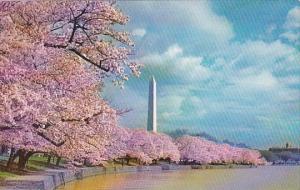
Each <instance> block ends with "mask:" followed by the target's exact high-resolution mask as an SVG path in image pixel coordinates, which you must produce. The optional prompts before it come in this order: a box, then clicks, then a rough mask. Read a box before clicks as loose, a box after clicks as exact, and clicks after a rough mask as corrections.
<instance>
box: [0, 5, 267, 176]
mask: <svg viewBox="0 0 300 190" xmlns="http://www.w3.org/2000/svg"><path fill="white" fill-rule="evenodd" d="M127 21H128V18H127V17H126V16H125V15H123V13H122V12H121V11H120V10H119V9H118V8H117V7H116V6H115V5H114V3H112V2H109V1H98V0H80V1H79V0H43V1H34V0H28V1H1V2H0V42H1V45H0V145H4V146H6V147H9V148H11V153H10V157H9V160H8V162H7V167H8V168H9V169H10V168H11V167H12V165H13V163H14V161H15V160H18V169H20V170H22V169H24V168H25V166H26V163H27V161H28V159H29V158H30V157H31V156H32V155H33V154H36V153H45V154H48V155H52V156H56V157H59V158H61V157H62V158H64V159H66V160H68V161H69V162H70V163H73V164H75V165H82V164H89V165H100V164H103V163H104V162H106V161H108V160H115V159H119V158H124V157H126V158H136V159H138V160H139V161H140V163H143V164H150V163H152V162H153V161H157V160H160V159H164V160H169V161H173V162H179V161H187V162H190V161H193V162H196V163H200V164H204V163H247V164H260V163H261V162H262V160H261V159H260V154H259V153H257V152H256V151H252V150H245V149H238V148H233V147H230V146H228V145H217V144H214V143H211V142H209V141H205V140H202V139H199V138H196V137H188V136H185V137H182V138H179V139H177V140H176V142H174V140H173V139H172V138H171V137H169V136H167V135H164V134H158V133H150V132H147V131H145V130H141V129H129V128H122V127H119V126H118V122H117V119H118V116H119V115H120V114H122V112H123V111H122V110H117V109H114V108H112V107H110V105H109V103H108V102H106V101H105V100H103V99H102V98H101V94H100V92H101V89H102V87H103V85H104V84H103V83H104V80H103V79H104V78H109V79H112V81H113V82H114V83H115V84H116V85H119V86H122V85H123V83H124V81H126V80H128V78H129V76H130V75H133V76H139V75H140V68H141V65H140V64H138V63H135V62H131V61H129V60H130V55H131V54H132V52H131V51H132V48H131V47H132V45H133V43H132V41H131V40H130V38H129V34H128V33H126V32H120V31H116V30H115V29H114V26H115V25H116V24H119V25H124V24H126V22H127ZM17 158H18V159H17Z"/></svg>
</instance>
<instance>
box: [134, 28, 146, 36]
mask: <svg viewBox="0 0 300 190" xmlns="http://www.w3.org/2000/svg"><path fill="white" fill-rule="evenodd" d="M145 34H146V29H144V28H136V29H134V30H133V31H132V35H134V36H139V37H143V36H145Z"/></svg>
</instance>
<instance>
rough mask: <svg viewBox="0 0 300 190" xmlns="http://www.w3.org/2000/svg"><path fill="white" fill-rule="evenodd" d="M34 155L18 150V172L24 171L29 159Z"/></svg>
mask: <svg viewBox="0 0 300 190" xmlns="http://www.w3.org/2000/svg"><path fill="white" fill-rule="evenodd" d="M33 154H34V152H31V151H29V152H28V151H26V150H20V152H19V162H18V170H24V169H25V167H26V164H27V162H28V160H29V158H30V157H31V156H32V155H33Z"/></svg>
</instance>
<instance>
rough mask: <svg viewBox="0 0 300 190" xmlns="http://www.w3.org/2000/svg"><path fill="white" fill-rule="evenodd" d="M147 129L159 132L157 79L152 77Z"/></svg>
mask: <svg viewBox="0 0 300 190" xmlns="http://www.w3.org/2000/svg"><path fill="white" fill-rule="evenodd" d="M147 131H153V132H157V125H156V81H155V79H154V77H152V78H151V79H150V81H149V102H148V123H147Z"/></svg>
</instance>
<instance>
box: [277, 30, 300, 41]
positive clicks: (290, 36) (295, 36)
mask: <svg viewBox="0 0 300 190" xmlns="http://www.w3.org/2000/svg"><path fill="white" fill-rule="evenodd" d="M280 37H283V38H285V39H287V40H289V41H290V42H297V41H298V40H299V39H300V32H292V31H288V32H285V33H283V34H281V35H280Z"/></svg>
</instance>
